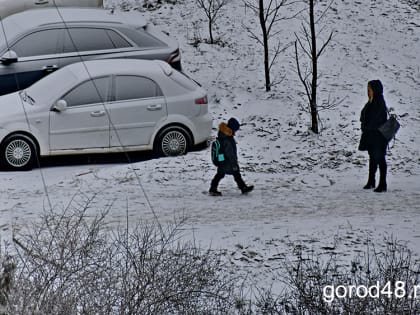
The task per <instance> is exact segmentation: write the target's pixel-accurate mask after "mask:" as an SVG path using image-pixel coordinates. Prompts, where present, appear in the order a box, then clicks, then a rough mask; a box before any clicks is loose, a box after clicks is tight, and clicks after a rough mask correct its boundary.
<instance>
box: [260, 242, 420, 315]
mask: <svg viewBox="0 0 420 315" xmlns="http://www.w3.org/2000/svg"><path fill="white" fill-rule="evenodd" d="M378 248H380V249H378ZM341 258H342V257H340V256H339V255H337V254H330V256H329V259H325V255H317V254H315V253H311V254H304V253H303V251H302V250H301V251H300V252H298V253H297V255H296V256H295V257H294V259H293V260H287V261H286V263H285V274H282V275H279V277H281V278H283V279H284V284H285V291H284V292H283V293H282V294H280V295H277V294H275V293H273V292H272V291H262V292H260V294H259V295H257V297H256V301H257V310H260V311H262V310H263V311H262V312H261V314H295V315H311V314H325V315H336V314H337V315H338V314H346V315H384V314H387V315H388V314H389V315H391V314H392V315H414V314H420V287H419V286H418V284H419V274H420V267H419V265H418V261H415V260H414V259H413V258H412V252H411V250H410V249H409V248H408V247H407V246H406V245H405V244H403V243H401V242H399V241H398V240H396V239H394V238H392V237H387V238H385V239H384V242H383V243H376V244H375V243H373V242H372V241H371V240H369V241H368V242H367V246H366V251H365V252H363V253H361V254H359V255H358V256H357V257H356V258H355V259H353V260H352V261H351V262H350V264H346V263H343V261H342V260H341ZM397 281H399V282H400V283H399V284H398V283H397ZM402 284H404V286H402ZM416 285H417V287H416ZM350 286H355V287H354V288H353V289H352V295H351V296H350V293H349V292H350V289H349V288H350ZM358 286H364V287H367V288H369V287H370V288H372V289H371V291H370V293H371V294H370V295H369V294H367V296H366V297H364V295H365V293H366V292H367V291H365V290H364V288H362V289H361V290H360V291H356V289H357V287H358ZM326 287H328V288H332V287H333V288H334V292H335V295H334V296H332V295H331V294H332V291H329V290H326ZM337 288H338V289H337ZM376 288H378V289H379V290H376ZM345 290H347V291H345ZM415 291H417V292H416V293H414V292H415ZM337 292H338V295H339V296H337ZM357 292H359V295H357ZM414 294H417V297H415V296H414ZM257 314H260V313H259V311H257Z"/></svg>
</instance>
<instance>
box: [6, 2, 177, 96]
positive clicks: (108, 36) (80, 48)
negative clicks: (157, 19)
mask: <svg viewBox="0 0 420 315" xmlns="http://www.w3.org/2000/svg"><path fill="white" fill-rule="evenodd" d="M0 28H2V29H1V30H0V61H1V63H0V95H3V94H7V93H11V92H15V91H17V90H21V89H24V88H26V87H28V86H30V85H31V84H32V83H34V82H36V81H38V80H39V79H41V78H42V77H44V76H45V75H48V74H49V73H51V72H53V71H55V70H57V69H59V68H62V67H64V66H65V65H68V64H71V63H75V62H80V61H82V60H93V59H109V58H130V59H158V60H163V61H166V62H168V63H169V64H170V65H171V66H172V67H174V68H175V69H178V70H181V56H180V52H179V45H178V42H177V41H176V40H174V39H173V38H171V37H169V36H168V35H167V34H165V33H163V32H162V31H159V30H158V29H156V28H155V27H154V25H153V24H151V23H149V22H147V21H146V20H145V19H144V18H143V17H142V16H141V15H140V14H139V13H135V12H115V13H112V12H110V11H107V10H104V9H97V8H59V9H57V8H45V9H33V10H28V11H24V12H21V13H16V14H13V15H11V16H8V17H6V18H5V19H3V21H2V23H0Z"/></svg>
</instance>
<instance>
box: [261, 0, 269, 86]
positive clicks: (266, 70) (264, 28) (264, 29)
mask: <svg viewBox="0 0 420 315" xmlns="http://www.w3.org/2000/svg"><path fill="white" fill-rule="evenodd" d="M259 18H260V24H261V30H262V35H263V45H264V73H265V91H266V92H269V91H271V80H270V66H269V59H268V33H267V26H266V25H265V23H266V20H265V16H264V0H259Z"/></svg>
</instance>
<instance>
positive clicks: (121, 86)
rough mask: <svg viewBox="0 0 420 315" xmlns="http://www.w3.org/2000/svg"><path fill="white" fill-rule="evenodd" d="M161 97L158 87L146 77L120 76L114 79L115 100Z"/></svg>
mask: <svg viewBox="0 0 420 315" xmlns="http://www.w3.org/2000/svg"><path fill="white" fill-rule="evenodd" d="M159 96H163V94H162V91H161V89H160V88H159V86H158V85H157V84H156V83H155V82H154V81H153V80H151V79H149V78H146V77H139V76H132V75H121V76H117V77H116V78H115V100H116V101H125V100H133V99H141V98H150V97H159Z"/></svg>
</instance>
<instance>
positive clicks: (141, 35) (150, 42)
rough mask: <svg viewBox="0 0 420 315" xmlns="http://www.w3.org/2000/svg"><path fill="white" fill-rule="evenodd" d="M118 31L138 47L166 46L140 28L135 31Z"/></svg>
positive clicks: (128, 29)
mask: <svg viewBox="0 0 420 315" xmlns="http://www.w3.org/2000/svg"><path fill="white" fill-rule="evenodd" d="M118 30H119V31H120V32H121V33H123V34H124V35H125V36H127V37H128V38H129V39H131V40H132V41H133V42H134V43H135V44H136V45H137V46H139V47H142V48H149V47H165V46H166V44H164V43H162V42H161V41H160V40H158V39H157V38H155V37H153V36H152V35H150V34H148V33H146V32H145V31H144V30H143V29H142V28H139V29H136V30H134V29H130V28H119V29H118Z"/></svg>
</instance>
